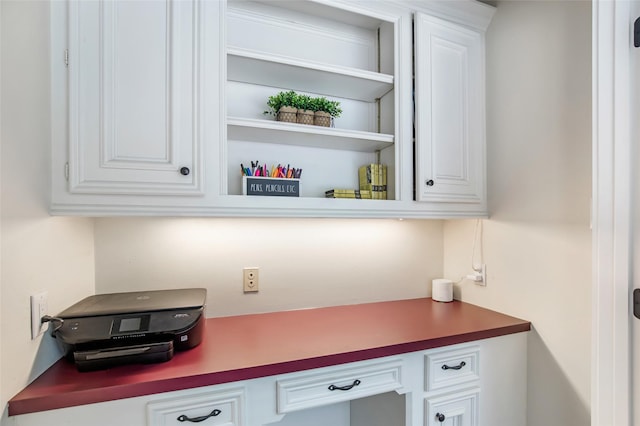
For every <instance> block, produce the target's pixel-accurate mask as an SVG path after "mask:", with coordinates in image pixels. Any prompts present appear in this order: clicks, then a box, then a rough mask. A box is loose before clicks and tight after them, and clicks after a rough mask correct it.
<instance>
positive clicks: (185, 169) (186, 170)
mask: <svg viewBox="0 0 640 426" xmlns="http://www.w3.org/2000/svg"><path fill="white" fill-rule="evenodd" d="M189 173H191V170H189V168H188V167H182V168H181V169H180V174H181V175H183V176H188V175H189Z"/></svg>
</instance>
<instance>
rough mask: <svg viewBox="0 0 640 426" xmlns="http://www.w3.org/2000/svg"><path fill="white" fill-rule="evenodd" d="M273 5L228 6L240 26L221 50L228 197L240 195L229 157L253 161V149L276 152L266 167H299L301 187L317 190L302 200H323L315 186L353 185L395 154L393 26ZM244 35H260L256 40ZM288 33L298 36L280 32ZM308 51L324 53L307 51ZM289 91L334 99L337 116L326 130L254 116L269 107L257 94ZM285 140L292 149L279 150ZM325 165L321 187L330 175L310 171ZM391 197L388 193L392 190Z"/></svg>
mask: <svg viewBox="0 0 640 426" xmlns="http://www.w3.org/2000/svg"><path fill="white" fill-rule="evenodd" d="M275 5H277V6H274V3H273V2H251V3H250V2H234V1H230V2H229V4H228V12H227V13H228V14H230V15H232V17H233V19H230V20H229V25H237V26H241V27H242V31H239V30H238V29H237V28H233V27H232V28H231V29H228V37H227V46H226V53H227V55H226V56H227V61H226V63H227V116H226V126H227V141H226V143H227V144H228V147H227V149H226V150H224V152H233V155H230V156H229V159H228V160H227V161H226V165H227V169H228V173H227V177H228V181H229V184H228V195H239V193H238V190H237V188H238V185H237V184H236V183H237V182H236V181H237V180H239V179H240V176H239V175H238V164H236V162H237V161H238V158H239V156H240V155H241V151H243V150H244V151H251V152H247V153H246V159H245V160H244V161H245V162H249V161H253V160H255V159H256V158H255V157H256V155H255V154H254V152H260V153H262V154H263V155H267V154H273V157H272V158H264V159H262V158H261V159H260V160H261V161H265V162H268V163H270V164H271V163H274V162H276V163H278V162H283V163H291V164H294V163H295V164H300V163H305V164H306V168H305V175H303V177H302V180H301V186H302V187H305V186H306V187H313V188H314V190H313V191H312V192H311V193H309V192H306V193H305V194H304V195H302V196H301V198H305V197H312V198H316V197H317V198H323V197H324V190H323V189H322V188H324V189H325V190H328V189H331V188H335V187H338V188H341V187H343V188H355V189H357V176H358V167H359V166H361V165H365V164H369V163H371V162H373V161H376V162H377V161H380V158H384V159H390V160H391V161H395V159H396V143H397V136H396V128H397V124H396V123H395V121H396V119H395V117H396V115H395V113H394V111H395V94H394V89H395V84H396V76H395V75H394V73H393V71H394V70H396V69H397V67H396V66H395V60H396V59H395V56H394V48H393V46H394V43H395V38H394V37H395V34H396V32H395V31H394V27H393V25H394V24H393V23H392V22H389V21H385V20H384V19H381V18H379V17H376V16H372V15H371V14H369V13H367V12H366V11H364V10H363V11H358V10H354V9H353V8H351V9H350V10H346V9H340V8H339V6H335V7H334V6H328V5H324V4H319V3H315V2H312V1H299V2H279V3H275ZM247 33H253V34H258V33H259V34H261V35H262V36H263V37H260V39H259V40H258V39H256V38H250V37H247V36H246V34H247ZM291 33H295V34H296V37H287V34H291ZM265 40H273V41H274V42H273V43H272V44H269V43H267V42H266V41H265ZM272 46H273V49H271V47H272ZM345 46H346V49H345ZM313 49H322V51H321V52H318V54H317V55H316V56H314V52H313ZM345 50H346V51H348V52H351V53H350V55H346V54H344V52H345ZM389 70H391V71H392V72H388V71H389ZM382 71H386V72H382ZM288 90H295V91H296V92H299V93H304V94H309V95H311V96H324V97H327V98H329V99H332V100H338V101H339V102H341V106H342V108H343V116H342V117H340V118H338V119H335V120H334V126H333V127H321V126H314V125H303V124H296V123H287V122H279V121H274V120H273V119H267V118H265V117H264V116H259V115H258V114H257V112H256V111H257V108H256V107H255V104H256V103H260V102H261V103H262V104H264V108H266V101H267V99H266V97H268V96H269V95H267V96H264V95H262V94H264V93H271V94H276V93H277V92H280V91H288ZM257 93H260V96H261V97H260V96H258V95H257ZM242 102H245V104H246V103H249V104H251V105H252V107H253V112H246V110H245V109H243V107H242V106H241V103H242ZM260 108H263V106H260ZM249 109H250V108H249ZM267 145H270V146H272V148H268V147H267ZM286 146H289V147H291V149H290V150H288V151H284V149H286V148H284V147H286ZM265 153H266V154H265ZM276 156H277V157H276ZM223 164H224V162H223ZM328 166H332V167H333V170H332V174H331V182H327V183H326V186H325V187H323V182H322V179H326V178H327V176H326V174H323V173H320V172H318V173H314V169H315V168H318V169H321V168H325V167H328ZM392 166H393V165H392ZM309 179H315V180H316V181H314V182H310V181H309ZM305 180H306V182H305ZM389 193H390V194H392V196H393V194H394V190H393V189H391V190H390V191H389ZM354 201H355V200H354ZM355 202H357V201H355Z"/></svg>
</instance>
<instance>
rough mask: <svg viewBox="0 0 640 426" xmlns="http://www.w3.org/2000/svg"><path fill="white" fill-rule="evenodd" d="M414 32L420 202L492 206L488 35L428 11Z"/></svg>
mask: <svg viewBox="0 0 640 426" xmlns="http://www.w3.org/2000/svg"><path fill="white" fill-rule="evenodd" d="M414 28H415V39H416V43H415V53H416V55H415V61H416V65H415V86H416V103H415V128H416V199H417V200H418V201H420V202H457V203H475V204H481V205H486V189H485V187H486V183H485V180H486V179H485V175H486V173H485V118H484V117H485V113H484V109H485V100H484V84H485V82H484V79H485V77H484V35H483V33H481V32H480V31H477V30H473V29H469V28H465V27H463V26H461V25H458V24H454V23H451V22H447V21H445V20H443V19H440V18H437V17H433V16H429V15H426V14H424V13H417V14H416V16H415V27H414ZM485 208H486V207H485Z"/></svg>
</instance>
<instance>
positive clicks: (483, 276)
mask: <svg viewBox="0 0 640 426" xmlns="http://www.w3.org/2000/svg"><path fill="white" fill-rule="evenodd" d="M467 279H469V280H471V281H473V282H475V283H476V284H477V285H481V286H486V285H487V265H485V264H484V263H483V264H482V265H481V266H480V270H479V271H478V270H477V269H475V268H474V271H473V273H472V274H469V275H467Z"/></svg>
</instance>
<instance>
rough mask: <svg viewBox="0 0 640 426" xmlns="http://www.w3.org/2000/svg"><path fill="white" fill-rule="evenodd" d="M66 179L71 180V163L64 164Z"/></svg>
mask: <svg viewBox="0 0 640 426" xmlns="http://www.w3.org/2000/svg"><path fill="white" fill-rule="evenodd" d="M64 178H65V179H66V180H67V181H68V180H69V163H64Z"/></svg>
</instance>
